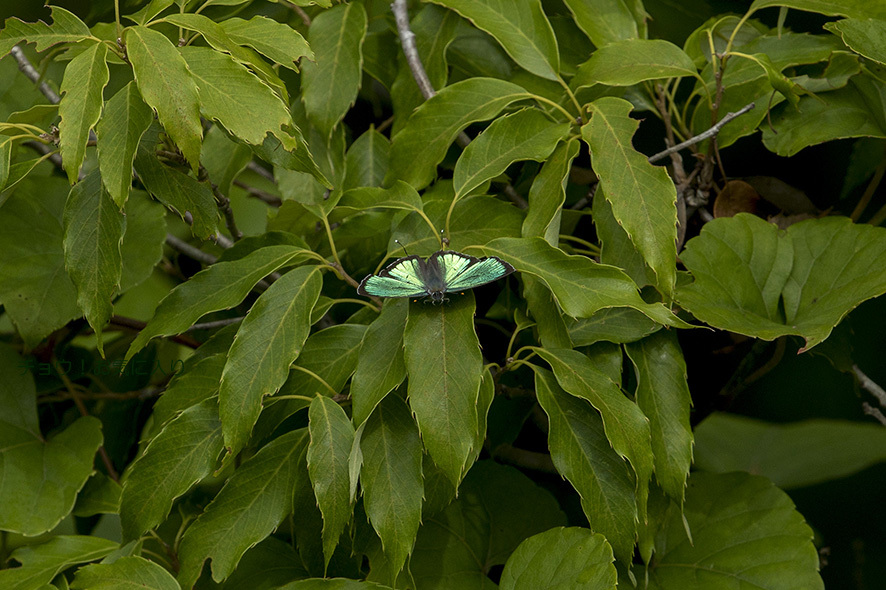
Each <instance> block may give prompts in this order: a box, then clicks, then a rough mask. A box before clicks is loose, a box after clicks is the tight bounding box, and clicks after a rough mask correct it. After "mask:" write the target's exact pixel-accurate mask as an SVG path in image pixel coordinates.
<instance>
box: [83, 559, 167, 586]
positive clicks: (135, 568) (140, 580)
mask: <svg viewBox="0 0 886 590" xmlns="http://www.w3.org/2000/svg"><path fill="white" fill-rule="evenodd" d="M71 588H72V590H75V589H80V588H82V589H84V590H85V589H87V588H88V589H89V590H93V589H95V590H104V589H107V590H117V589H119V590H128V589H132V590H142V589H145V588H150V589H151V590H180V589H181V587H180V586H179V585H178V582H176V581H175V578H174V577H172V574H170V573H169V572H168V571H166V570H165V569H163V567H161V566H159V565H157V564H156V563H154V562H153V561H148V560H147V559H144V558H143V557H136V556H131V557H121V558H120V559H118V560H117V561H115V562H114V563H107V564H105V563H101V564H94V565H88V566H86V567H84V568H81V569H79V570H77V575H76V576H75V577H74V580H73V581H72V582H71Z"/></svg>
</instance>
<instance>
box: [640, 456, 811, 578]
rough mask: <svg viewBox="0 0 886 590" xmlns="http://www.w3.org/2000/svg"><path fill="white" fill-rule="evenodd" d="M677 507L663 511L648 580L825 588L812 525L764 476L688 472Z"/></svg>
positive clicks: (785, 495)
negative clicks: (680, 506)
mask: <svg viewBox="0 0 886 590" xmlns="http://www.w3.org/2000/svg"><path fill="white" fill-rule="evenodd" d="M683 514H685V517H684V516H683ZM683 514H681V511H679V510H671V511H669V513H668V516H667V520H666V521H665V524H664V527H663V532H662V533H660V534H659V537H660V538H659V539H657V540H656V554H655V560H654V561H653V562H652V563H651V564H650V565H649V567H648V570H647V571H648V576H649V587H650V588H652V589H654V590H665V589H667V588H685V589H687V590H695V589H699V590H700V589H702V588H732V587H736V585H744V586H747V587H750V588H804V589H807V588H808V589H809V590H813V589H818V588H824V584H823V583H822V581H821V577H820V576H819V575H818V551H817V550H816V549H815V546H814V545H813V544H812V530H811V529H810V528H809V526H808V525H807V524H806V523H805V522H804V521H803V516H802V515H801V514H800V513H798V512H797V511H796V509H795V508H794V504H793V503H792V502H791V500H790V498H788V496H787V494H785V493H784V492H782V491H781V490H779V489H778V488H776V487H775V486H774V485H772V483H771V482H770V481H769V480H767V479H766V478H763V477H759V476H754V475H748V474H746V473H728V474H724V475H720V474H710V473H693V474H692V477H691V478H690V479H689V488H688V490H687V492H686V503H685V505H684V509H683ZM684 518H685V521H684ZM684 523H685V527H684ZM686 528H688V529H689V530H691V531H692V540H691V541H690V540H689V539H688V538H687V537H686ZM761 556H765V560H763V561H761ZM641 575H642V574H641Z"/></svg>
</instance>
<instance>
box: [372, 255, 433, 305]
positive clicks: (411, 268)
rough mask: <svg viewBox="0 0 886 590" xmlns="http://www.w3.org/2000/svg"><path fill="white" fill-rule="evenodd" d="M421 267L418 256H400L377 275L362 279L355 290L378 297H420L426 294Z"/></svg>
mask: <svg viewBox="0 0 886 590" xmlns="http://www.w3.org/2000/svg"><path fill="white" fill-rule="evenodd" d="M422 268H423V261H422V260H421V259H420V258H419V257H418V256H408V257H406V258H401V259H399V260H397V261H396V262H394V263H393V264H391V265H389V266H388V267H387V268H385V269H384V270H383V271H381V272H380V273H378V275H370V276H368V277H366V278H365V279H363V282H362V283H360V287H359V288H358V289H357V292H358V293H361V294H362V295H376V296H378V297H421V296H422V295H426V294H427V292H426V290H425V286H424V282H423V281H422Z"/></svg>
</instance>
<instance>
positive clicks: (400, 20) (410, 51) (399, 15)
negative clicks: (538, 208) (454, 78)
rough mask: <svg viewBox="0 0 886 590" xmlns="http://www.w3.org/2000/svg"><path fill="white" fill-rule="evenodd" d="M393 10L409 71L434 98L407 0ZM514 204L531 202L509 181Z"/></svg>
mask: <svg viewBox="0 0 886 590" xmlns="http://www.w3.org/2000/svg"><path fill="white" fill-rule="evenodd" d="M391 11H392V12H393V13H394V20H395V21H397V34H398V35H399V37H400V45H401V46H402V47H403V54H404V55H405V56H406V63H407V64H409V71H410V72H412V77H413V78H415V83H416V84H418V88H419V90H421V94H422V96H424V97H425V100H428V99H429V98H432V97H433V96H435V95H436V94H437V91H436V90H434V85H433V84H431V79H430V78H428V73H427V72H426V71H425V67H424V65H422V63H421V56H419V55H418V48H417V47H416V45H415V33H413V32H412V29H411V28H409V11H408V10H407V8H406V0H394V3H393V4H391ZM455 142H456V143H457V144H458V145H459V146H461V147H463V148H465V147H467V146H468V144H469V143H471V138H470V137H468V134H467V133H465V132H464V131H462V132H460V133H459V134H458V137H456V138H455ZM503 192H504V193H505V195H506V196H507V197H508V198H509V199H510V200H511V202H512V203H514V205H516V206H517V207H519V208H520V209H527V208H528V207H529V204H528V203H527V202H526V199H524V198H523V197H522V196H520V194H519V193H518V192H517V191H516V190H515V189H514V187H513V186H511V184H510V183H508V184H507V185H506V186H505V189H504V191H503Z"/></svg>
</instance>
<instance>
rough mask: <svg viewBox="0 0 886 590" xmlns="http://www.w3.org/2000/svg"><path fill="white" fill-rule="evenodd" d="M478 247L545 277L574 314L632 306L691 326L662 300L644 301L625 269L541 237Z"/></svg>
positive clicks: (669, 322)
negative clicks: (570, 251)
mask: <svg viewBox="0 0 886 590" xmlns="http://www.w3.org/2000/svg"><path fill="white" fill-rule="evenodd" d="M477 249H479V250H482V252H483V254H484V255H486V256H498V257H499V258H501V259H503V260H505V261H507V262H509V263H511V264H512V265H513V266H514V268H516V269H517V270H519V271H520V272H525V273H529V274H532V275H535V276H537V277H539V278H540V279H542V280H543V281H544V282H545V283H547V285H548V287H550V289H551V291H552V292H553V293H554V297H556V299H557V303H558V304H559V305H560V307H561V308H562V309H563V311H564V312H566V313H567V314H568V315H570V316H572V317H575V318H584V317H590V316H592V315H593V314H594V313H596V312H597V311H599V310H601V309H605V308H609V307H632V308H634V309H636V310H637V311H640V312H643V314H645V315H646V316H648V317H649V318H651V319H653V320H655V321H656V322H658V323H660V324H664V325H666V326H674V327H681V328H686V327H689V325H688V324H686V323H685V322H683V320H680V319H679V318H677V317H676V316H674V315H673V314H672V313H671V312H670V311H668V310H667V309H666V308H665V307H664V306H663V305H662V304H660V303H646V302H645V301H643V299H642V298H641V297H640V294H639V293H638V292H637V285H636V284H634V282H633V281H632V280H631V279H630V278H628V276H627V275H626V274H624V273H623V272H622V271H621V269H618V268H615V267H614V266H607V265H605V264H597V263H596V262H594V261H593V260H591V259H590V258H586V257H584V256H569V255H567V254H566V253H565V252H563V251H562V250H560V249H558V248H554V247H553V246H551V245H550V244H548V243H547V242H545V241H544V240H542V239H541V238H498V239H497V240H493V241H491V242H489V243H488V244H486V245H485V246H478V247H477Z"/></svg>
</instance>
